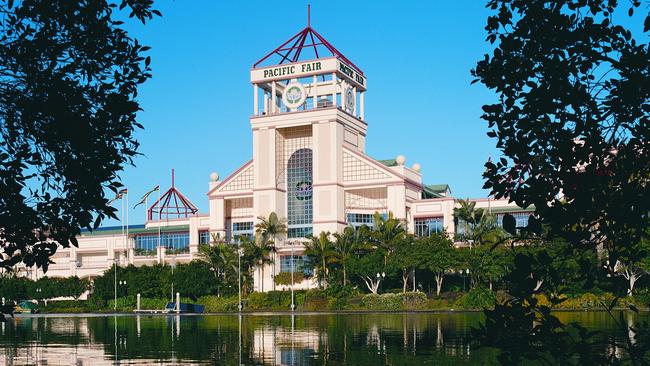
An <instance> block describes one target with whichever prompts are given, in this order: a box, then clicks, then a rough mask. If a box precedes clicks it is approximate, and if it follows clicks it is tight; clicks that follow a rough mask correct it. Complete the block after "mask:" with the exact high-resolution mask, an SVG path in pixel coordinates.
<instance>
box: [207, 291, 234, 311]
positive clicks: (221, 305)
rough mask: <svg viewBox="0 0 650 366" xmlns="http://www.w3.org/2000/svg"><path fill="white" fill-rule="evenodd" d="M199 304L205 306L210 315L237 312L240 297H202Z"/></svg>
mask: <svg viewBox="0 0 650 366" xmlns="http://www.w3.org/2000/svg"><path fill="white" fill-rule="evenodd" d="M197 303H198V304H201V305H203V306H205V311H206V312H208V313H221V312H227V311H237V310H238V309H237V305H238V303H239V297H238V296H229V297H217V296H212V295H209V296H202V297H200V298H199V300H198V302H197Z"/></svg>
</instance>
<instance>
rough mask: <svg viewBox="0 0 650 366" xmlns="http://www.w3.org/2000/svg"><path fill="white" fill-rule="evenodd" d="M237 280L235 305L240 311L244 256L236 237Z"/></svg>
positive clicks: (239, 241) (241, 306) (241, 307)
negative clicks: (237, 294)
mask: <svg viewBox="0 0 650 366" xmlns="http://www.w3.org/2000/svg"><path fill="white" fill-rule="evenodd" d="M237 247H238V249H237V257H238V258H237V259H238V261H237V281H238V282H239V304H238V305H237V309H238V310H239V312H240V313H241V311H242V309H243V308H244V306H243V305H242V303H241V257H243V256H244V251H243V250H242V248H241V240H240V239H239V238H238V239H237Z"/></svg>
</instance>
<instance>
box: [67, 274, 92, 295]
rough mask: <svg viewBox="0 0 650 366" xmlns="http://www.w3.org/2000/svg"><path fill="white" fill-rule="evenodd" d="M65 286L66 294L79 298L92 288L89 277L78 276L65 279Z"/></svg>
mask: <svg viewBox="0 0 650 366" xmlns="http://www.w3.org/2000/svg"><path fill="white" fill-rule="evenodd" d="M64 288H65V295H66V296H71V297H72V298H74V299H75V300H79V297H81V295H83V294H84V293H85V292H86V291H88V289H89V288H90V281H89V280H88V279H87V278H83V279H81V278H79V277H77V276H72V277H68V278H66V279H65V285H64Z"/></svg>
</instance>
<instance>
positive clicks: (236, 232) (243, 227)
mask: <svg viewBox="0 0 650 366" xmlns="http://www.w3.org/2000/svg"><path fill="white" fill-rule="evenodd" d="M240 236H245V237H248V238H252V237H253V222H252V221H246V222H233V223H232V237H233V238H237V237H240Z"/></svg>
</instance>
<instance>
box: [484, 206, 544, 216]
mask: <svg viewBox="0 0 650 366" xmlns="http://www.w3.org/2000/svg"><path fill="white" fill-rule="evenodd" d="M533 211H535V206H532V205H531V206H528V207H526V208H521V207H519V206H515V207H496V208H490V212H491V213H497V214H498V213H508V212H533Z"/></svg>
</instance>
